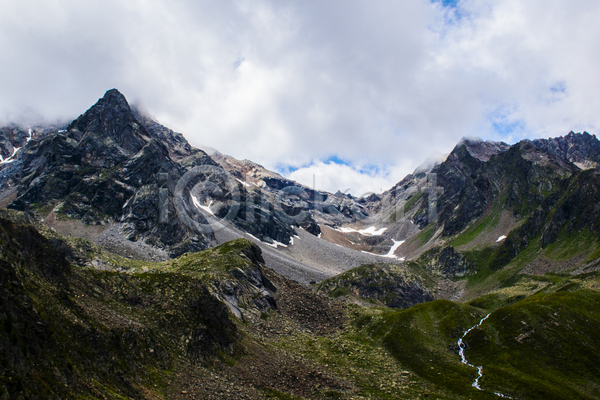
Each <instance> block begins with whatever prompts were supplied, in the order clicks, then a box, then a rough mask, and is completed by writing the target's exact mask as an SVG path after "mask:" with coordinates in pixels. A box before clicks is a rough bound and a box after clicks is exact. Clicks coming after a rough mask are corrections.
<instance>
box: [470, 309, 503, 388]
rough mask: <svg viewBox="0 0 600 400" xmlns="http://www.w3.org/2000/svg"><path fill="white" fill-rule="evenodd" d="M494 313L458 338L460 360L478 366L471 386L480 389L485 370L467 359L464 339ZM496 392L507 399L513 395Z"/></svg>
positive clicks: (471, 365)
mask: <svg viewBox="0 0 600 400" xmlns="http://www.w3.org/2000/svg"><path fill="white" fill-rule="evenodd" d="M491 314H492V313H489V314H488V315H486V316H485V317H483V318H481V320H480V321H479V323H478V324H476V325H473V326H472V327H470V328H469V329H467V330H466V331H465V333H463V335H462V337H461V338H460V339H458V349H459V350H458V355H459V356H460V361H461V362H462V363H463V364H467V365H468V366H470V367H473V368H477V378H475V382H473V384H472V385H471V386H473V387H474V388H476V389H478V390H483V389H482V388H481V387H480V386H479V379H481V377H482V376H483V373H482V372H481V371H483V367H482V366H476V365H473V364H471V363H469V361H467V356H465V343H464V341H463V339H464V338H465V337H466V336H467V334H468V333H469V332H471V331H472V330H473V329H475V328H477V327H478V326H481V324H482V323H483V321H485V320H486V319H487V317H489V316H490V315H491ZM494 394H495V395H496V396H499V397H503V398H506V399H510V398H511V397H508V396H506V395H504V394H502V393H498V392H494Z"/></svg>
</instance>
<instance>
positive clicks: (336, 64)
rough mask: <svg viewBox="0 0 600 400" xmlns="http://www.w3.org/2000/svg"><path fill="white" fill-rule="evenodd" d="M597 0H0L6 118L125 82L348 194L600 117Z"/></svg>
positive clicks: (185, 120)
mask: <svg viewBox="0 0 600 400" xmlns="http://www.w3.org/2000/svg"><path fill="white" fill-rule="evenodd" d="M598 21H600V2H598V1H597V0H571V1H564V0H527V1H522V0H458V1H447V0H444V1H430V0H402V1H400V0H372V1H366V0H365V1H357V0H325V1H317V0H299V1H294V0H290V1H280V0H253V1H236V0H214V1H213V0H169V1H167V0H130V1H123V0H86V1H81V0H47V1H39V0H1V1H0V57H1V58H0V120H3V121H4V122H6V121H9V120H20V119H23V118H31V116H32V115H37V116H42V117H44V118H46V119H50V120H53V119H57V118H59V119H72V118H74V117H76V116H77V115H79V114H81V113H82V112H84V111H85V110H86V109H87V108H88V107H89V106H91V105H92V104H93V103H94V102H95V101H96V100H97V99H98V98H99V97H101V96H102V95H103V94H104V92H105V91H106V90H107V89H110V88H113V87H116V88H118V89H119V90H120V91H121V92H122V93H123V94H124V95H125V96H126V97H127V98H128V100H129V101H130V102H137V103H141V104H142V105H143V106H144V107H145V108H146V109H147V110H148V111H149V112H150V113H151V114H153V115H154V116H155V117H156V118H157V119H158V120H159V121H160V122H162V123H163V124H164V125H167V126H169V127H171V128H173V129H174V130H176V131H179V132H182V133H183V134H184V135H185V136H186V138H187V139H188V140H189V141H190V142H191V143H192V144H193V145H195V146H198V147H200V146H210V147H213V148H216V149H218V150H219V151H221V152H222V153H226V154H230V155H232V156H234V157H236V158H240V159H244V158H247V159H250V160H253V161H255V162H258V163H260V164H262V165H264V166H265V167H267V168H270V169H273V170H277V171H278V172H281V173H283V174H284V175H287V176H290V177H292V178H294V179H296V180H298V181H300V182H303V183H306V184H310V185H312V182H313V176H315V178H316V179H315V181H316V184H317V187H318V188H321V189H325V190H329V191H335V190H338V189H342V190H343V191H348V192H349V193H355V194H356V193H359V192H364V191H369V190H373V191H379V190H381V188H387V187H390V186H391V185H392V184H394V183H395V182H397V181H399V180H400V179H401V178H403V177H404V176H405V175H406V174H407V173H410V172H411V171H412V170H413V169H414V168H415V167H416V166H417V165H419V164H420V163H421V162H422V161H423V160H425V159H426V158H427V157H430V156H431V155H434V154H438V153H447V152H449V151H450V150H451V149H452V147H453V146H454V144H455V143H456V142H457V141H458V140H459V139H460V138H461V137H462V136H478V137H482V138H484V139H491V140H503V141H507V142H509V143H514V142H515V141H518V140H520V139H523V138H534V137H549V136H559V135H564V134H566V133H568V132H569V131H570V130H574V131H582V130H587V131H588V132H590V133H592V134H596V135H598V128H599V127H600V73H599V72H598V71H600V24H599V23H598Z"/></svg>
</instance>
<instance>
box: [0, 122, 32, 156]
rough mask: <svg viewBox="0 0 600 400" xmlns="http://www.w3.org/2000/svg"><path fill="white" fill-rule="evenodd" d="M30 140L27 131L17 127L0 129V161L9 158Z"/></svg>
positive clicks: (10, 126) (11, 126)
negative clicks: (0, 158)
mask: <svg viewBox="0 0 600 400" xmlns="http://www.w3.org/2000/svg"><path fill="white" fill-rule="evenodd" d="M30 138H31V135H30V133H29V132H28V131H27V129H23V128H21V127H19V126H17V125H9V126H3V127H0V157H2V161H4V160H7V159H9V158H11V157H12V156H13V155H14V154H15V150H16V149H18V148H21V147H23V146H25V144H26V143H27V140H28V139H30Z"/></svg>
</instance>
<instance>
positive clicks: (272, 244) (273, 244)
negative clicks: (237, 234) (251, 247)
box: [246, 232, 294, 249]
mask: <svg viewBox="0 0 600 400" xmlns="http://www.w3.org/2000/svg"><path fill="white" fill-rule="evenodd" d="M246 235H248V236H250V237H251V238H252V239H254V240H258V241H259V242H261V243H262V244H266V245H267V246H271V247H272V248H274V249H276V248H277V246H281V247H288V246H287V244H283V243H281V242H278V241H277V240H273V243H267V242H263V241H262V240H260V239H259V238H257V237H256V236H254V235H252V234H250V233H248V232H246ZM292 244H294V243H292Z"/></svg>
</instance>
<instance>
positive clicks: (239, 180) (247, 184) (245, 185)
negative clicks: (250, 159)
mask: <svg viewBox="0 0 600 400" xmlns="http://www.w3.org/2000/svg"><path fill="white" fill-rule="evenodd" d="M235 180H236V181H238V182H239V183H241V184H242V185H243V186H244V187H249V186H250V184H249V183H248V182H244V181H243V180H241V179H238V178H235Z"/></svg>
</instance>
